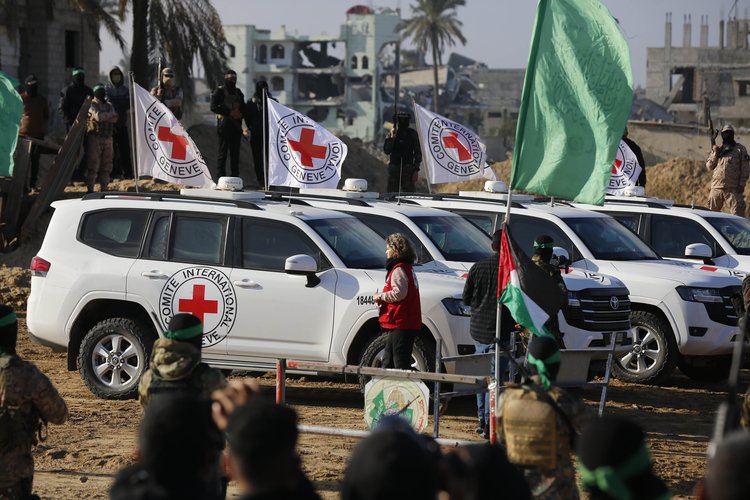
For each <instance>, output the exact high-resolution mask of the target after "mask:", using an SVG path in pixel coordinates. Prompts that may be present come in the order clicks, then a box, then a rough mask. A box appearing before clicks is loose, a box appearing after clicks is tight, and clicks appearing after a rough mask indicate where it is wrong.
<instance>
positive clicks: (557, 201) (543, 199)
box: [532, 196, 575, 207]
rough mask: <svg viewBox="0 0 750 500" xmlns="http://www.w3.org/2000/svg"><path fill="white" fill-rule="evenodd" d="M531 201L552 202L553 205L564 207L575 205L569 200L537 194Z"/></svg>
mask: <svg viewBox="0 0 750 500" xmlns="http://www.w3.org/2000/svg"><path fill="white" fill-rule="evenodd" d="M532 202H533V203H550V202H552V203H554V204H555V205H564V206H566V207H575V205H573V203H572V202H571V201H569V200H563V199H561V198H555V197H554V196H537V197H535V198H534V199H533V200H532Z"/></svg>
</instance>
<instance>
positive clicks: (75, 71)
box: [73, 69, 84, 76]
mask: <svg viewBox="0 0 750 500" xmlns="http://www.w3.org/2000/svg"><path fill="white" fill-rule="evenodd" d="M83 74H84V73H83V70H82V69H74V70H73V76H76V75H83Z"/></svg>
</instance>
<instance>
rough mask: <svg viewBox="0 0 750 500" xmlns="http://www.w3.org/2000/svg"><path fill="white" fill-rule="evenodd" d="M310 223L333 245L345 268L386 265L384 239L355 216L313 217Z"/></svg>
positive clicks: (378, 267)
mask: <svg viewBox="0 0 750 500" xmlns="http://www.w3.org/2000/svg"><path fill="white" fill-rule="evenodd" d="M307 223H308V224H309V225H310V227H312V228H313V230H315V232H316V233H318V234H319V235H320V236H321V237H322V238H323V239H324V240H325V241H326V243H328V244H329V245H330V246H331V248H333V251H334V252H336V255H338V256H339V258H340V259H341V260H342V261H343V262H344V264H345V265H346V267H349V268H352V269H382V268H383V267H385V240H384V239H383V238H381V237H380V236H378V234H377V233H376V232H375V231H373V230H372V229H370V228H369V227H367V226H365V225H364V224H363V223H362V222H361V221H359V220H357V219H355V218H354V217H336V218H331V219H314V220H310V221H307Z"/></svg>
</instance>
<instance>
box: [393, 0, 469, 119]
mask: <svg viewBox="0 0 750 500" xmlns="http://www.w3.org/2000/svg"><path fill="white" fill-rule="evenodd" d="M463 5H466V0H417V4H416V5H412V7H411V10H412V16H413V17H412V18H411V19H406V20H404V21H402V22H401V23H399V25H398V27H397V29H398V30H399V31H400V32H401V34H402V37H403V38H404V40H406V39H409V38H411V39H412V41H413V42H414V44H415V45H416V46H417V50H420V51H422V52H427V49H428V48H429V49H431V50H432V73H433V79H434V84H435V86H434V88H433V101H434V104H433V110H434V111H435V112H436V113H437V112H438V107H439V106H438V104H439V103H438V65H440V64H442V59H443V51H444V50H445V49H446V48H447V47H451V46H453V45H455V44H456V40H458V41H459V42H461V44H462V45H466V38H465V37H464V35H463V33H461V26H463V23H461V21H459V20H458V19H457V17H456V7H460V6H463Z"/></svg>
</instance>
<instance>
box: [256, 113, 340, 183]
mask: <svg viewBox="0 0 750 500" xmlns="http://www.w3.org/2000/svg"><path fill="white" fill-rule="evenodd" d="M266 102H267V103H268V137H269V139H268V149H269V151H268V170H269V172H268V184H269V185H271V186H290V187H299V188H305V187H318V188H335V187H336V186H337V185H338V183H339V180H340V179H341V165H343V163H344V160H345V159H346V153H347V148H346V144H344V143H343V142H341V140H340V139H339V138H338V137H336V136H335V135H333V134H332V133H330V132H329V131H328V130H326V129H324V128H323V127H321V126H320V125H319V124H318V123H316V122H314V121H313V120H311V119H310V118H309V117H307V116H305V115H303V114H301V113H297V112H296V111H294V110H292V109H289V108H287V107H286V106H283V105H281V104H279V103H278V102H276V101H274V100H272V99H268V100H267V101H266Z"/></svg>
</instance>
